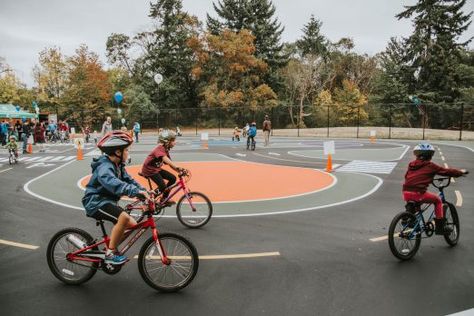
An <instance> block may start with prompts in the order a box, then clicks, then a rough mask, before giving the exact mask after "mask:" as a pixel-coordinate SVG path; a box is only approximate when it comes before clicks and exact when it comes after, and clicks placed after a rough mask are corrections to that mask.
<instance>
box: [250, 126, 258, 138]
mask: <svg viewBox="0 0 474 316" xmlns="http://www.w3.org/2000/svg"><path fill="white" fill-rule="evenodd" d="M248 134H249V136H250V137H255V136H257V127H256V126H250V129H249V132H248Z"/></svg>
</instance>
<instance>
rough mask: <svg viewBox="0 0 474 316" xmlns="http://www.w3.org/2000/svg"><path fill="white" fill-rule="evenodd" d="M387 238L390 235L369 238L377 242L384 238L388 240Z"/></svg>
mask: <svg viewBox="0 0 474 316" xmlns="http://www.w3.org/2000/svg"><path fill="white" fill-rule="evenodd" d="M387 239H388V235H385V236H381V237H376V238H371V239H369V240H370V241H373V242H377V241H382V240H387Z"/></svg>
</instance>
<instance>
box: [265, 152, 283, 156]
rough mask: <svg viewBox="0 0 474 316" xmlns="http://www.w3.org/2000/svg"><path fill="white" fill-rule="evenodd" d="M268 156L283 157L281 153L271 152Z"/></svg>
mask: <svg viewBox="0 0 474 316" xmlns="http://www.w3.org/2000/svg"><path fill="white" fill-rule="evenodd" d="M268 154H269V155H272V156H281V155H280V154H279V153H272V152H269V153H268Z"/></svg>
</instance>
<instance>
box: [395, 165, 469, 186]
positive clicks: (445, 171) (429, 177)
mask: <svg viewBox="0 0 474 316" xmlns="http://www.w3.org/2000/svg"><path fill="white" fill-rule="evenodd" d="M437 174H438V175H441V176H448V177H460V176H462V175H463V173H462V171H461V170H458V169H454V168H443V167H441V166H438V165H437V164H435V163H434V162H431V161H426V160H419V159H416V160H413V161H412V162H410V164H409V165H408V170H407V173H405V183H404V184H403V191H411V192H420V193H425V192H426V190H427V189H428V186H429V185H430V184H431V182H433V178H434V177H435V176H436V175H437Z"/></svg>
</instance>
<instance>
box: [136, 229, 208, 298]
mask: <svg viewBox="0 0 474 316" xmlns="http://www.w3.org/2000/svg"><path fill="white" fill-rule="evenodd" d="M158 238H159V242H160V244H161V246H162V248H163V250H164V252H165V254H166V256H167V257H168V259H169V260H170V263H169V264H168V265H166V264H163V262H162V261H161V257H160V254H159V251H158V245H157V244H156V242H155V240H154V239H153V237H150V238H149V239H148V240H147V241H146V242H145V243H144V244H143V246H142V248H141V250H140V254H139V255H138V270H139V271H140V274H141V276H142V278H143V280H145V282H146V283H147V284H148V285H149V286H151V287H152V288H154V289H156V290H158V291H162V292H176V291H179V290H181V289H182V288H184V287H186V286H188V285H189V284H190V283H191V281H192V280H193V279H194V277H195V276H196V273H197V271H198V268H199V257H198V254H197V251H196V248H195V247H194V245H193V244H192V243H191V242H190V241H189V240H188V239H186V238H184V237H183V236H180V235H177V234H173V233H164V234H161V235H160V236H159V237H158Z"/></svg>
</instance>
